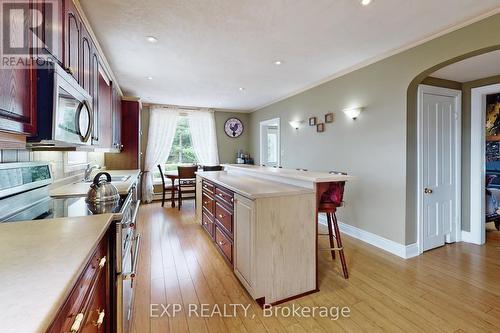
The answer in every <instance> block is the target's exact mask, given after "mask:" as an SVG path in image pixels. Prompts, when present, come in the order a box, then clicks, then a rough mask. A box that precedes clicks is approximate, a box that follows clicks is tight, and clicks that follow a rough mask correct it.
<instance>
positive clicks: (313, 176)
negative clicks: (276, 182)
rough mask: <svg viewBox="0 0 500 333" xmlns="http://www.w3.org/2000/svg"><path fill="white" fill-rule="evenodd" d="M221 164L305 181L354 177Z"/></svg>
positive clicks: (236, 169)
mask: <svg viewBox="0 0 500 333" xmlns="http://www.w3.org/2000/svg"><path fill="white" fill-rule="evenodd" d="M223 166H224V167H225V168H226V170H229V171H231V170H235V171H240V172H245V173H256V174H261V175H267V176H275V177H283V178H289V179H295V180H300V181H307V182H311V183H326V182H339V181H348V180H352V179H354V177H352V176H344V175H332V174H329V173H328V172H318V171H299V170H295V169H282V168H273V167H264V166H258V165H249V164H223Z"/></svg>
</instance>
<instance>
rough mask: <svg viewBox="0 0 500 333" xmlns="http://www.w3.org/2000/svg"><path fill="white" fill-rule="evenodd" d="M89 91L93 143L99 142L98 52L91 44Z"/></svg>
mask: <svg viewBox="0 0 500 333" xmlns="http://www.w3.org/2000/svg"><path fill="white" fill-rule="evenodd" d="M90 80H91V81H92V82H91V91H90V96H92V107H93V109H94V131H93V134H92V141H93V144H98V143H99V54H98V53H97V49H96V47H95V46H94V45H93V46H92V65H91V74H90Z"/></svg>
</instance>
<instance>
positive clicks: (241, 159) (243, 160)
mask: <svg viewBox="0 0 500 333" xmlns="http://www.w3.org/2000/svg"><path fill="white" fill-rule="evenodd" d="M236 164H253V158H252V157H250V154H246V153H244V152H243V150H242V149H240V150H239V151H238V153H237V154H236Z"/></svg>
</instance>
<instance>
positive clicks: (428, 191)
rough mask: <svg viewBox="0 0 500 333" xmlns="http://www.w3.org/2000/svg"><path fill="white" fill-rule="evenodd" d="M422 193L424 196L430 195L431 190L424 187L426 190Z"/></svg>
mask: <svg viewBox="0 0 500 333" xmlns="http://www.w3.org/2000/svg"><path fill="white" fill-rule="evenodd" d="M424 193H425V194H432V189H430V188H427V187H426V188H425V189H424Z"/></svg>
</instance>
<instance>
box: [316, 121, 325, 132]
mask: <svg viewBox="0 0 500 333" xmlns="http://www.w3.org/2000/svg"><path fill="white" fill-rule="evenodd" d="M324 131H325V124H323V123H319V124H317V125H316V132H318V133H322V132H324Z"/></svg>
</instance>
